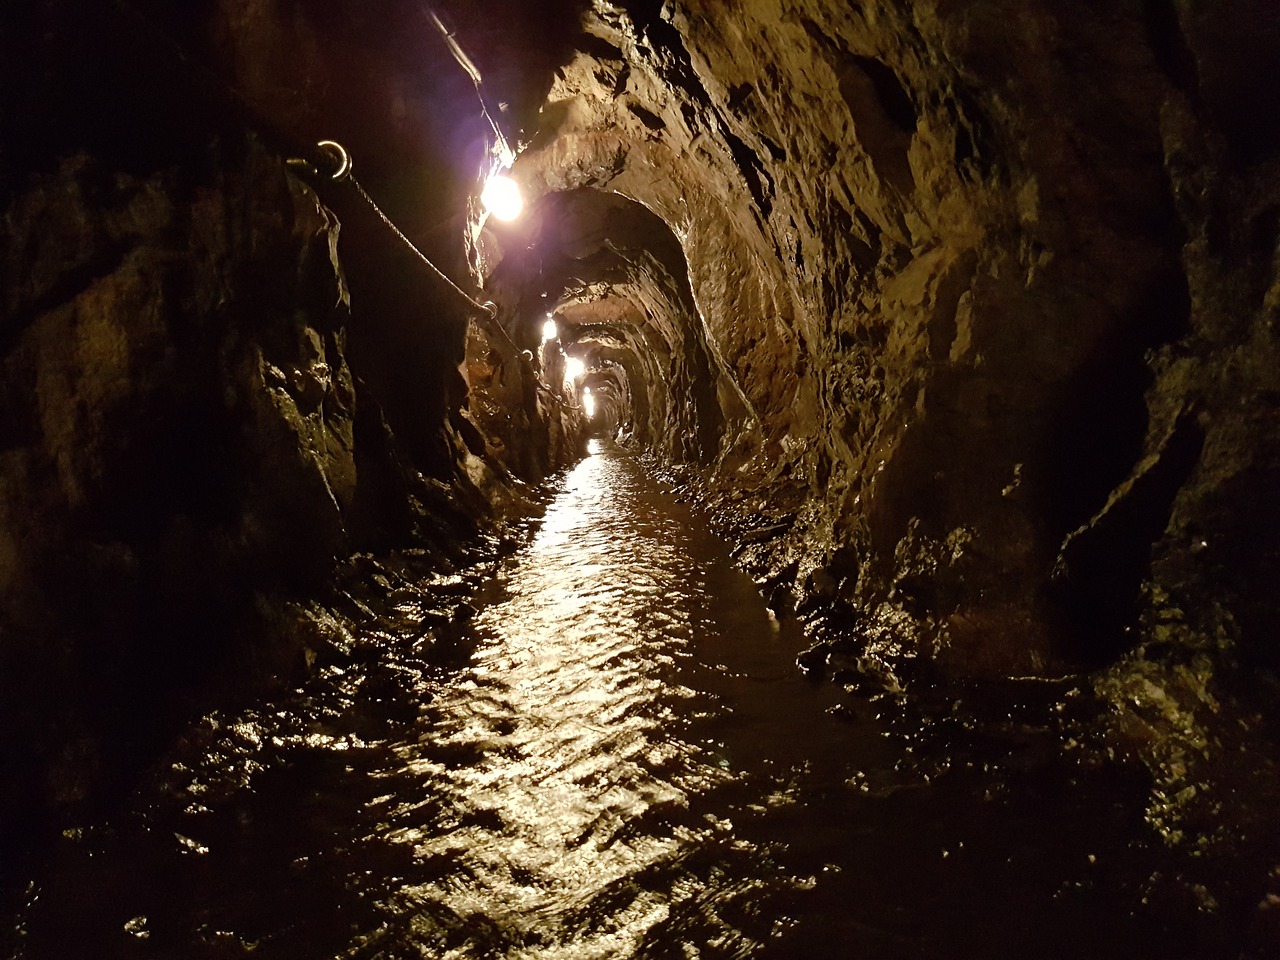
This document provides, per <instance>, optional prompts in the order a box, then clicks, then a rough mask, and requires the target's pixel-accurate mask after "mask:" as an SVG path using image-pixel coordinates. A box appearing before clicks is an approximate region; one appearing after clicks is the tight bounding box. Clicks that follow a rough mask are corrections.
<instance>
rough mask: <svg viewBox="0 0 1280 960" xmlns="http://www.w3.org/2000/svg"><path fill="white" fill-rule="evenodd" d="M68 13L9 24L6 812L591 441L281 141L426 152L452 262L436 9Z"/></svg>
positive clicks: (433, 214) (444, 551) (365, 151)
mask: <svg viewBox="0 0 1280 960" xmlns="http://www.w3.org/2000/svg"><path fill="white" fill-rule="evenodd" d="M73 6H74V5H68V4H63V3H60V2H56V0H40V2H34V3H30V4H27V3H24V4H15V5H11V6H9V7H7V8H6V9H5V11H4V13H3V16H2V17H0V37H2V42H3V47H2V52H3V54H4V57H3V59H4V80H5V82H6V84H7V85H8V86H9V87H10V88H11V89H12V90H14V91H15V94H14V96H12V97H6V98H5V101H4V104H3V105H0V131H3V133H4V135H3V137H0V143H2V144H3V146H2V147H0V149H2V150H3V154H0V161H2V162H0V209H3V216H4V234H3V237H0V290H2V292H0V704H2V706H0V725H2V726H3V734H0V755H2V756H3V758H4V770H3V774H4V777H3V778H4V781H5V789H4V791H3V797H2V798H0V833H7V832H8V831H9V830H10V829H11V828H12V827H14V825H15V824H20V823H22V822H24V818H26V817H28V816H29V815H33V814H34V813H38V812H39V811H41V810H44V809H48V808H50V807H54V808H64V807H66V806H67V805H70V804H76V803H78V802H80V801H82V800H84V799H86V798H92V797H93V796H96V795H100V794H101V793H102V791H103V790H104V789H105V788H107V787H110V786H111V784H112V781H113V779H118V780H119V782H120V783H121V784H125V783H127V781H128V770H129V769H130V767H131V764H132V763H134V762H135V761H137V760H139V759H142V758H145V756H146V755H147V751H148V750H149V749H150V745H151V744H152V743H159V742H162V741H163V739H164V738H165V737H166V736H167V735H168V732H169V731H170V730H171V722H172V721H173V720H174V719H175V718H178V717H180V716H182V715H183V714H184V713H186V712H189V711H190V710H191V709H193V707H194V706H195V704H196V703H198V701H199V698H200V697H201V696H202V695H203V693H204V692H205V691H206V690H207V689H208V688H209V686H210V684H211V683H212V682H214V681H216V680H218V678H223V679H225V680H226V683H227V689H232V688H233V687H234V685H235V683H236V682H246V681H247V678H253V679H254V680H255V682H256V681H257V680H261V679H263V678H268V677H276V678H287V677H289V676H291V675H293V674H296V672H297V671H298V670H300V669H302V668H303V667H304V666H305V662H306V661H307V660H309V659H310V658H311V657H313V656H314V652H315V651H314V649H308V648H322V647H323V646H324V644H325V642H326V638H325V636H324V634H325V628H324V617H323V616H322V615H319V616H318V619H316V617H314V616H313V613H314V611H315V610H317V609H318V608H317V606H316V603H315V598H316V597H318V596H319V597H322V596H323V595H324V591H325V590H326V589H327V587H328V585H329V584H330V582H331V580H332V578H333V577H334V575H335V570H336V569H337V568H338V565H339V563H340V562H341V561H342V560H343V558H345V557H347V556H349V555H350V554H351V553H352V552H353V551H361V550H369V549H378V550H384V551H385V550H389V549H391V548H394V547H400V546H412V547H414V548H415V549H416V550H417V551H418V553H420V554H423V556H422V558H421V560H420V563H421V564H426V565H430V564H432V563H434V564H437V565H447V566H451V565H455V564H458V563H461V562H465V558H466V550H467V547H466V543H467V542H468V539H469V538H474V537H475V536H476V535H477V534H478V532H479V531H480V530H481V529H482V528H484V527H485V525H486V524H488V525H491V524H493V523H494V522H495V521H497V520H499V519H500V518H501V517H503V516H504V515H518V514H521V513H525V512H528V511H529V510H531V509H534V507H535V505H534V504H532V503H531V502H530V500H529V498H528V496H527V495H526V493H525V492H524V482H525V481H526V480H534V481H537V480H541V479H543V478H544V477H546V476H547V475H548V474H549V473H551V472H553V471H555V470H557V469H559V468H560V467H562V466H563V465H564V464H565V463H567V462H569V461H570V460H571V459H572V458H574V457H576V456H577V455H578V454H579V451H580V449H581V442H580V437H579V432H580V420H579V419H578V418H577V415H576V412H575V411H573V410H572V409H571V408H570V407H569V405H568V402H567V398H566V397H565V396H564V395H562V393H561V392H560V391H558V390H549V389H547V388H545V387H543V388H541V392H539V388H537V387H536V386H535V385H534V382H533V381H532V380H531V379H530V371H529V370H528V369H527V368H526V367H522V366H521V364H520V363H519V362H518V360H519V355H518V351H516V350H515V349H514V345H512V344H511V343H510V340H509V338H508V337H506V335H505V334H504V333H503V332H502V331H501V329H500V328H498V327H497V326H495V325H492V324H487V323H486V321H485V320H484V318H483V317H473V318H471V319H468V310H469V309H470V308H469V307H468V306H467V305H466V304H465V303H464V302H462V301H461V299H460V298H458V297H457V295H456V294H455V293H454V292H453V291H451V290H449V289H448V288H447V287H445V286H444V285H443V284H442V283H441V281H440V280H439V279H438V278H437V277H436V276H434V275H433V274H431V273H430V272H429V271H428V270H427V269H426V268H425V266H424V265H423V264H422V263H421V261H420V260H419V259H418V257H417V255H416V254H414V253H412V252H410V251H409V250H408V249H407V247H406V246H405V245H404V244H403V242H402V241H401V240H399V239H397V238H396V237H395V236H394V235H393V234H392V233H391V232H390V231H388V230H387V229H386V227H385V225H384V224H383V223H382V221H381V220H380V218H379V217H378V216H377V215H376V213H375V212H374V211H373V210H372V209H370V208H369V206H368V205H367V204H366V203H365V202H364V201H363V200H361V199H360V197H359V196H358V194H357V193H356V192H355V191H353V190H351V189H349V188H348V187H347V186H345V185H343V184H335V183H332V182H330V181H328V180H327V179H326V178H325V177H324V176H323V175H321V176H303V175H299V176H295V175H294V174H292V173H290V172H289V170H288V168H287V166H286V160H287V159H289V158H290V157H292V156H294V155H295V154H296V152H300V153H302V154H305V155H308V156H309V155H311V154H310V152H309V151H307V144H308V143H310V142H313V141H314V140H315V139H318V138H319V137H321V136H342V137H343V138H344V139H346V140H347V142H348V143H349V145H350V147H351V149H352V150H353V152H355V153H356V155H357V157H358V158H360V159H359V160H358V161H357V162H361V164H362V165H361V172H362V174H363V175H365V176H367V178H368V179H367V182H368V183H369V185H370V186H371V188H374V189H381V188H384V187H385V188H387V189H386V190H385V192H386V194H387V195H388V196H389V198H390V199H389V203H388V207H389V209H391V210H392V211H393V212H395V213H397V215H400V214H402V213H403V211H404V209H406V207H407V197H408V196H409V194H410V193H411V189H410V188H408V187H405V186H403V185H401V184H399V183H397V182H396V179H395V178H396V177H398V176H400V175H401V171H402V170H403V169H405V168H406V167H407V166H408V164H409V163H410V162H412V163H415V164H417V165H418V166H419V167H420V168H421V169H422V170H423V172H424V175H425V178H426V181H427V182H428V183H431V184H434V190H433V191H432V192H431V193H429V194H428V195H427V196H426V197H421V196H420V197H418V198H417V199H418V200H420V201H423V200H425V202H422V203H419V204H418V205H416V206H415V207H414V209H415V210H416V211H417V212H418V215H419V217H420V218H421V219H418V218H406V217H401V219H402V221H405V222H406V226H408V227H411V228H413V229H415V230H416V231H417V232H418V233H420V234H422V233H426V234H427V240H426V241H424V243H423V245H424V247H426V249H428V250H429V251H430V252H431V253H432V255H433V256H435V257H436V258H437V259H438V260H440V261H441V262H442V263H443V264H444V265H445V266H446V267H447V268H449V269H451V270H454V271H455V276H457V277H458V279H459V280H460V281H461V282H466V279H465V278H466V273H465V270H466V265H465V260H464V257H463V254H464V251H465V244H464V231H463V223H464V217H463V216H462V215H461V214H457V215H455V216H452V218H450V217H449V216H448V214H442V211H443V210H448V211H459V210H462V209H465V196H466V193H467V191H468V190H469V189H470V187H471V184H472V182H473V181H474V178H475V176H476V172H477V170H476V169H475V168H473V169H458V168H455V167H454V166H453V164H454V163H455V161H456V159H457V158H456V157H455V156H453V155H452V154H451V153H449V152H448V151H447V150H446V148H445V147H444V146H441V147H440V148H439V149H438V151H433V150H432V149H428V148H427V147H426V145H424V143H423V142H422V140H421V131H420V130H419V129H415V128H414V126H413V124H412V123H411V122H410V119H411V118H415V119H417V120H420V121H423V122H430V123H432V124H434V125H435V128H436V129H437V130H438V131H440V132H448V133H449V134H450V135H451V136H455V137H460V138H463V139H465V138H468V137H473V136H475V135H476V134H477V133H478V132H483V130H484V129H485V128H484V127H483V120H482V118H481V117H480V114H479V111H478V110H476V109H471V110H470V111H469V112H468V113H465V114H464V113H462V112H461V111H459V110H458V109H457V101H458V99H459V98H460V97H463V95H465V97H469V98H470V102H471V103H472V104H474V91H471V90H467V89H465V86H464V87H463V89H461V91H459V90H457V89H454V88H456V87H457V86H458V79H459V76H461V79H462V81H463V84H466V83H469V81H467V80H466V77H465V75H460V74H459V75H455V73H456V71H455V72H447V71H434V70H433V71H428V72H427V73H426V74H425V75H422V76H420V77H418V81H419V83H418V85H417V86H416V87H414V86H413V84H412V83H411V81H412V79H413V77H414V74H415V73H416V72H417V71H418V69H419V65H420V60H419V59H417V58H416V57H417V54H420V52H421V51H420V49H419V47H420V46H421V43H422V42H423V35H422V34H418V35H417V38H418V39H417V41H416V42H415V41H413V40H406V39H405V37H407V36H408V33H407V30H406V18H407V21H411V22H412V23H414V24H417V25H419V26H420V25H421V21H422V15H421V11H417V10H409V9H407V8H405V9H403V10H400V11H398V14H397V16H398V19H397V18H396V17H390V18H375V17H371V16H369V15H368V11H363V10H352V11H347V12H345V13H344V12H341V11H333V10H320V9H318V8H317V9H315V10H311V11H307V12H302V11H298V12H296V15H294V14H291V13H289V12H288V11H284V10H281V9H279V8H278V6H277V5H274V4H269V3H236V2H226V3H212V4H207V5H202V6H201V7H200V9H198V10H186V11H182V12H178V13H175V12H174V11H173V10H168V9H162V6H163V5H158V4H151V3H147V2H143V0H140V2H138V3H136V4H135V3H123V4H111V5H103V6H102V7H101V8H99V7H93V8H89V9H78V8H76V9H73ZM103 38H110V40H109V42H103ZM426 39H427V40H429V39H430V38H429V37H427V38H426ZM437 42H438V41H437ZM379 45H382V46H383V48H384V52H383V55H382V56H381V57H379V56H377V55H376V52H375V51H376V50H377V49H378V47H379ZM438 52H439V51H438V50H433V51H432V53H433V54H434V53H438ZM353 58H354V59H353ZM366 59H367V63H376V64H378V65H379V66H380V72H379V71H375V72H372V73H371V72H370V71H369V70H368V69H367V63H366ZM361 64H364V68H363V70H360V69H354V67H356V66H359V65H361ZM268 67H269V68H268ZM335 77H344V78H345V80H344V82H343V83H342V84H341V85H339V86H337V87H335V86H333V85H331V84H332V82H333V81H334V80H335ZM395 87H399V88H401V89H402V91H403V93H404V95H403V96H402V97H401V98H400V100H398V101H396V100H394V98H389V97H388V96H386V90H387V89H388V88H395ZM442 89H443V90H445V91H446V92H450V95H451V99H450V100H449V102H443V103H437V102H436V101H435V99H434V98H435V97H436V95H437V94H438V93H439V92H440V90H442ZM335 90H337V91H338V92H337V93H336V94H335V93H334V91H335ZM465 97H464V99H463V102H467V101H466V99H465ZM472 114H474V116H472ZM396 117H399V119H400V121H401V122H399V123H395V122H390V121H393V120H395V118H396ZM451 117H456V118H457V122H456V124H455V125H454V126H453V127H450V126H449V123H450V122H451V119H450V118H451ZM379 124H385V127H383V128H379V126H378V125H379ZM370 131H372V132H370ZM490 135H491V134H490ZM484 147H485V141H484V138H483V136H481V137H480V139H479V140H478V141H477V142H476V143H475V144H473V145H469V146H468V148H467V154H466V156H467V158H468V160H469V161H475V162H476V163H477V164H478V160H479V157H480V156H481V155H482V154H483V152H484ZM335 211H336V212H335ZM340 218H341V220H342V221H343V222H344V224H346V225H348V226H349V227H350V229H349V230H348V229H346V227H345V226H344V227H343V228H342V229H340V225H339V219H340ZM431 218H435V220H436V221H440V220H444V221H445V227H446V229H445V231H444V232H442V233H437V234H434V235H433V234H430V232H429V231H426V230H425V229H424V227H423V221H424V220H425V221H429V220H430V219H431ZM348 234H349V235H348ZM450 251H452V254H451V255H450ZM472 312H474V311H472ZM485 364H488V367H487V368H486V367H485ZM499 368H501V374H500V375H499V374H498V373H497V371H498V369H499ZM486 369H487V372H486ZM495 405H496V406H497V407H498V408H500V411H499V413H498V414H497V415H495V412H494V409H493V407H494V406H495ZM512 414H518V415H519V416H520V417H521V420H520V421H519V423H518V424H517V425H516V426H515V427H507V428H504V429H499V426H500V424H499V422H498V421H500V420H502V419H503V418H504V417H507V416H510V415H512ZM495 416H496V419H495ZM308 611H312V613H309V612H308ZM308 619H315V622H314V623H308V622H306V621H307V620H308ZM236 675H243V677H242V679H241V681H233V680H231V679H229V678H230V677H234V676H236Z"/></svg>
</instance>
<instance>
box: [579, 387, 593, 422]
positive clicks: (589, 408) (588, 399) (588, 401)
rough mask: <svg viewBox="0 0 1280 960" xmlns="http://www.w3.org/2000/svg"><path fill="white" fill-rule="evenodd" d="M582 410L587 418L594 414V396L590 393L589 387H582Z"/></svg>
mask: <svg viewBox="0 0 1280 960" xmlns="http://www.w3.org/2000/svg"><path fill="white" fill-rule="evenodd" d="M582 412H583V413H585V414H586V415H587V419H588V420H589V419H591V418H592V417H594V416H595V415H596V398H595V397H593V396H592V395H591V388H590V387H583V388H582Z"/></svg>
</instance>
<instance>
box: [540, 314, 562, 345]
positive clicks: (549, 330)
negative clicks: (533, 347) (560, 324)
mask: <svg viewBox="0 0 1280 960" xmlns="http://www.w3.org/2000/svg"><path fill="white" fill-rule="evenodd" d="M559 335H560V330H559V329H558V328H557V327H556V322H555V321H554V320H552V319H550V318H548V319H547V322H546V323H544V324H543V325H542V342H543V343H546V342H547V341H548V340H554V339H555V338H556V337H558V336H559Z"/></svg>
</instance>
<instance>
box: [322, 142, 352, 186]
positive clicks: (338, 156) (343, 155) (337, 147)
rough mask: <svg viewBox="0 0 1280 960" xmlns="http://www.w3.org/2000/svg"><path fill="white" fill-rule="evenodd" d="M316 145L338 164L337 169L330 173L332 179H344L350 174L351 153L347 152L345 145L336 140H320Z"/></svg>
mask: <svg viewBox="0 0 1280 960" xmlns="http://www.w3.org/2000/svg"><path fill="white" fill-rule="evenodd" d="M316 146H317V147H319V148H320V149H321V150H323V151H324V152H325V153H327V154H328V155H329V156H331V157H332V158H333V159H334V161H335V162H336V163H337V164H338V170H337V172H336V173H334V174H333V175H332V179H334V180H345V179H347V177H349V176H351V154H349V153H348V152H347V148H346V147H344V146H343V145H342V144H340V143H338V142H337V141H336V140H321V141H320V142H319V143H317V144H316Z"/></svg>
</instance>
